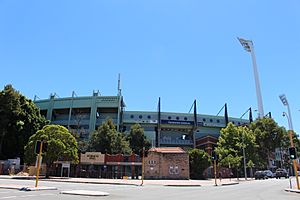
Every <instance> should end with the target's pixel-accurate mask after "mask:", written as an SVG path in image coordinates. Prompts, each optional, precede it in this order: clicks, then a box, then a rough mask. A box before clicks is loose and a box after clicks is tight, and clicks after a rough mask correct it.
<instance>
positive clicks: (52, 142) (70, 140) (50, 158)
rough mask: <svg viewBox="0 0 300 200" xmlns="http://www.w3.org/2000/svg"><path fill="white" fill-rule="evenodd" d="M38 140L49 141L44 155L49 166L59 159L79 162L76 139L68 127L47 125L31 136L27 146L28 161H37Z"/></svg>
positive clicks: (26, 157)
mask: <svg viewBox="0 0 300 200" xmlns="http://www.w3.org/2000/svg"><path fill="white" fill-rule="evenodd" d="M38 140H40V141H43V142H47V152H46V153H44V155H43V161H44V162H45V163H46V166H47V168H48V167H50V166H51V165H52V164H53V162H54V161H57V160H61V161H70V162H73V163H75V164H77V163H78V153H77V142H76V139H75V138H74V136H73V135H72V134H71V133H69V131H68V129H66V128H65V127H63V126H60V125H46V126H44V127H43V129H41V130H39V131H37V132H36V134H34V135H32V136H31V137H30V139H29V142H28V144H27V145H26V146H25V161H26V163H31V164H32V163H34V162H35V159H36V157H35V154H34V147H35V143H36V141H38Z"/></svg>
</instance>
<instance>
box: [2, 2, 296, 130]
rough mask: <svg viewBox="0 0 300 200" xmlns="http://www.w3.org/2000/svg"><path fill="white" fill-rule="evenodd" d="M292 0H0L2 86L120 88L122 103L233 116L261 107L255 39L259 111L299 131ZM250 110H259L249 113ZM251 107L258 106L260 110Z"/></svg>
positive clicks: (30, 90)
mask: <svg viewBox="0 0 300 200" xmlns="http://www.w3.org/2000/svg"><path fill="white" fill-rule="evenodd" d="M299 7H300V2H299V1H298V0H287V1H281V0H266V1H262V0H243V1H242V0H227V1H221V0H219V1H201V0H195V1H192V0H181V1H177V0H163V1H162V0H149V1H141V0H109V1H99V0H94V1H93V0H89V1H86V0H81V1H76V0H57V1H56V0H51V1H40V0H36V1H31V0H26V1H20V0H18V1H16V0H0V69H1V79H0V85H1V87H2V88H3V86H4V85H6V84H9V83H10V84H13V86H14V87H15V88H16V89H17V90H19V91H20V92H21V93H22V94H24V95H25V96H27V97H28V98H31V99H33V97H34V95H35V94H36V95H38V96H39V97H40V98H41V99H45V98H48V97H49V94H50V93H51V92H56V93H57V94H58V95H59V96H60V97H67V96H71V93H72V91H73V90H74V91H75V92H76V93H77V95H78V96H87V95H91V94H92V91H93V90H99V91H100V92H101V94H102V95H116V94H117V77H118V73H120V74H121V79H122V84H121V85H122V92H123V95H124V98H125V102H126V105H127V108H126V109H127V110H143V111H155V110H156V108H157V101H158V97H161V98H162V111H172V112H188V111H189V109H190V107H191V105H192V102H193V100H194V99H197V102H198V113H202V114H211V115H215V114H217V112H218V111H219V109H220V108H221V107H222V106H223V105H224V103H225V102H227V103H228V109H229V110H228V111H229V115H230V116H233V117H240V116H241V115H242V114H243V113H244V112H245V111H246V110H247V109H248V108H249V107H252V108H253V110H255V109H257V101H256V95H255V83H254V76H253V70H252V61H251V56H250V54H249V53H248V52H246V51H244V50H243V48H242V47H241V45H240V43H239V42H238V40H237V37H244V38H246V39H251V40H253V42H254V47H255V52H256V58H257V64H258V70H259V75H260V82H261V90H262V97H263V103H264V111H265V113H267V112H269V111H271V112H272V115H273V117H274V118H275V120H276V121H278V123H279V124H280V125H283V126H287V120H286V118H283V117H282V111H286V108H285V107H284V106H283V105H282V103H281V102H280V100H279V98H278V95H280V94H282V93H285V94H286V96H287V98H288V100H289V103H290V105H291V111H292V117H293V124H294V128H295V130H296V131H297V132H300V124H299V123H300V112H299V109H300V101H299V100H300V92H299V86H300V84H299V74H300V56H299V48H300V20H299V19H300V12H299ZM254 114H255V113H254ZM256 115H257V114H255V116H256Z"/></svg>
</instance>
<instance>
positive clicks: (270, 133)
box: [249, 118, 290, 168]
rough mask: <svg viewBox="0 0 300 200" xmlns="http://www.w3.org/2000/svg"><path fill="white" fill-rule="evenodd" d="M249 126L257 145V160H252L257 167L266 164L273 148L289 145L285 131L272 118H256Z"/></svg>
mask: <svg viewBox="0 0 300 200" xmlns="http://www.w3.org/2000/svg"><path fill="white" fill-rule="evenodd" d="M249 128H250V129H251V130H252V131H253V133H254V135H255V137H256V143H257V145H258V146H259V148H257V151H256V158H257V160H256V161H255V162H254V163H255V165H256V166H257V167H258V168H266V167H267V166H268V164H269V158H270V154H271V152H274V151H275V148H283V149H287V148H288V146H289V145H290V142H289V137H288V133H287V131H286V130H285V129H284V128H283V127H280V126H278V124H277V123H276V122H275V121H274V119H272V118H262V119H257V120H256V121H254V122H252V123H251V124H250V126H249Z"/></svg>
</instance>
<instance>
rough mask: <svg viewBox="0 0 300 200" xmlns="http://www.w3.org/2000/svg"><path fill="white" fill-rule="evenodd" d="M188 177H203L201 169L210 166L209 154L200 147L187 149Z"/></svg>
mask: <svg viewBox="0 0 300 200" xmlns="http://www.w3.org/2000/svg"><path fill="white" fill-rule="evenodd" d="M189 159H190V177H191V178H192V179H204V176H203V171H204V170H205V169H207V168H208V167H209V166H210V158H209V155H208V154H207V153H206V152H205V151H203V150H200V149H191V150H190V151H189Z"/></svg>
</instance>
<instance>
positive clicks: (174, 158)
mask: <svg viewBox="0 0 300 200" xmlns="http://www.w3.org/2000/svg"><path fill="white" fill-rule="evenodd" d="M188 163H189V156H188V154H187V153H157V152H149V154H148V157H147V158H146V159H145V178H147V179H189V173H190V172H189V164H188Z"/></svg>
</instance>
